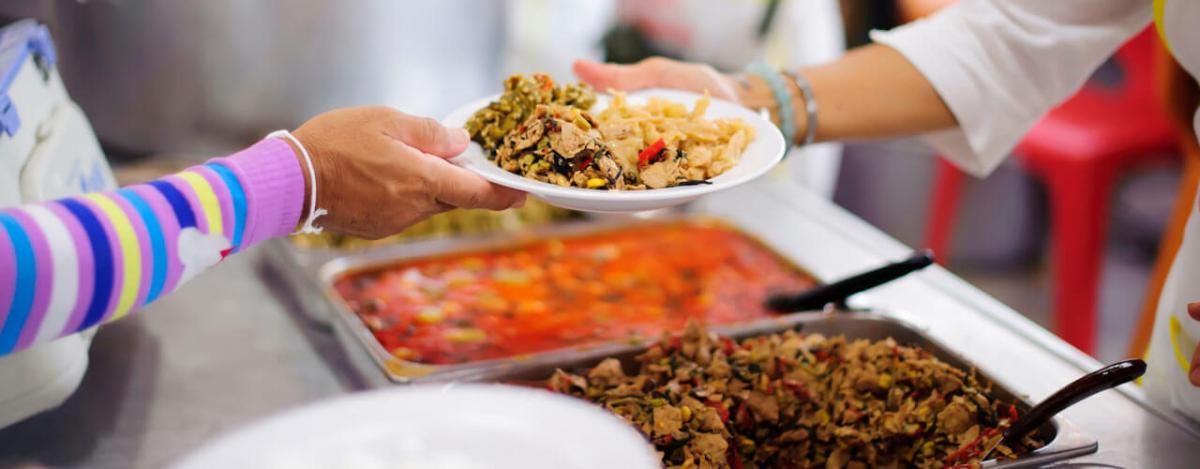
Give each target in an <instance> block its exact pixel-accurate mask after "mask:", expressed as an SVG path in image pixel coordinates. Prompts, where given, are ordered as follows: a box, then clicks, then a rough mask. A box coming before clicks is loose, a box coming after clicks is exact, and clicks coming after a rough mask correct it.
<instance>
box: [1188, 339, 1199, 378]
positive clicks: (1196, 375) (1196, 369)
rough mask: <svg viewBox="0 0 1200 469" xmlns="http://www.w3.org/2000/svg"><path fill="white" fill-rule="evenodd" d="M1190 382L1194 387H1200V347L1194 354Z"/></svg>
mask: <svg viewBox="0 0 1200 469" xmlns="http://www.w3.org/2000/svg"><path fill="white" fill-rule="evenodd" d="M1188 381H1191V382H1192V386H1196V387H1200V346H1197V347H1196V350H1195V351H1193V352H1192V367H1191V372H1189V373H1188Z"/></svg>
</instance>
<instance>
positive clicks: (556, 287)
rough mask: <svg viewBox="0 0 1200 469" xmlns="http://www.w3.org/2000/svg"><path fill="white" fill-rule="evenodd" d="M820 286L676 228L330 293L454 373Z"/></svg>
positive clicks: (395, 347) (342, 284)
mask: <svg viewBox="0 0 1200 469" xmlns="http://www.w3.org/2000/svg"><path fill="white" fill-rule="evenodd" d="M814 285H815V282H814V281H813V280H812V279H811V277H808V276H807V275H805V274H804V273H803V272H801V271H800V270H798V269H797V268H795V267H794V266H792V265H791V264H789V263H788V262H787V261H785V260H783V259H782V258H780V257H779V256H777V255H776V254H775V253H774V252H772V251H771V250H769V249H768V248H766V247H765V246H763V245H762V244H760V243H759V242H758V241H756V240H754V239H753V238H750V237H748V236H746V235H744V234H742V233H740V232H738V231H736V230H733V229H731V228H729V227H726V226H723V225H721V224H718V223H707V222H704V223H700V222H676V223H667V224H657V225H647V226H638V227H630V228H624V229H619V230H614V231H607V232H603V233H597V234H591V235H584V236H577V237H567V238H561V239H550V240H542V241H536V242H532V243H526V244H521V245H519V246H513V247H510V248H507V249H499V250H492V251H481V252H470V253H456V254H453V255H447V256H441V257H433V258H425V259H417V260H412V261H407V262H404V263H401V264H395V265H391V266H388V267H386V268H381V269H377V270H370V271H363V272H358V273H353V274H349V275H347V276H344V277H342V278H340V279H339V280H338V281H337V282H336V284H335V288H336V290H337V292H338V293H339V294H340V295H341V296H342V298H343V299H344V300H345V301H346V303H347V304H348V305H349V306H350V308H351V309H352V310H353V311H354V312H355V313H356V314H357V315H358V316H359V318H361V320H362V321H363V323H364V324H366V326H367V327H368V328H370V330H371V331H372V332H373V333H374V335H375V337H376V338H377V339H378V340H379V342H380V343H381V344H382V345H383V347H384V348H386V349H387V350H388V351H389V352H391V353H392V354H393V355H394V356H396V357H397V358H399V359H402V360H406V361H411V362H417V363H426V364H454V363H465V362H471V361H477V360H487V359H494V358H504V357H513V356H518V355H524V354H531V353H536V352H541V351H546V350H552V349H559V348H564V347H574V346H586V345H594V344H597V343H601V342H607V341H613V340H637V339H642V338H646V339H653V338H656V337H658V336H659V334H661V333H662V332H663V331H664V330H682V328H683V327H684V325H686V324H687V322H688V320H689V319H696V320H698V321H700V322H702V323H705V324H714V325H715V324H728V323H733V322H740V321H745V320H750V319H756V318H761V317H765V316H768V315H770V314H772V313H771V312H769V311H768V310H766V309H765V308H764V306H763V301H764V300H765V299H766V297H767V296H768V295H769V294H771V293H774V292H785V291H788V292H790V291H800V290H803V289H806V288H810V287H812V286H814Z"/></svg>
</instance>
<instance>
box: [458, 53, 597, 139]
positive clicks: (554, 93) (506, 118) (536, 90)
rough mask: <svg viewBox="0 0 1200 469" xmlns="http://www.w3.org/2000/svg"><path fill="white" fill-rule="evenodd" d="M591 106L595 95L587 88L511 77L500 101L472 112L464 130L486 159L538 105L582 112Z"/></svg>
mask: <svg viewBox="0 0 1200 469" xmlns="http://www.w3.org/2000/svg"><path fill="white" fill-rule="evenodd" d="M595 103H596V94H595V93H593V92H592V89H591V88H589V87H588V86H587V85H583V84H573V85H566V86H556V85H555V84H554V80H553V79H551V78H550V76H549V75H544V74H540V73H539V74H535V75H533V76H532V77H526V76H524V75H513V76H511V77H508V79H507V80H504V93H503V94H501V95H500V99H499V100H497V101H493V102H492V103H491V104H488V106H487V107H485V108H483V109H480V110H479V111H476V112H475V115H473V116H471V119H470V120H468V121H467V125H466V128H467V132H469V133H470V134H471V140H474V141H476V142H478V143H479V145H480V146H482V147H483V151H484V152H485V153H487V154H488V155H494V154H495V151H496V149H497V148H498V147H499V146H500V141H501V140H504V137H505V136H507V135H508V134H510V133H512V132H515V131H516V130H517V127H518V126H520V125H521V124H522V123H523V122H525V120H526V119H528V118H529V117H530V116H532V115H533V113H534V110H535V109H537V107H538V106H539V105H545V104H557V105H561V106H568V107H573V108H577V109H581V110H585V111H586V110H588V109H591V107H592V105H593V104H595Z"/></svg>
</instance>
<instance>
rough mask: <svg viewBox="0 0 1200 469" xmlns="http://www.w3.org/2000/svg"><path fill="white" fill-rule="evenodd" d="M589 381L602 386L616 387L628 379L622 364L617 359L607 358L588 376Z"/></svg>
mask: <svg viewBox="0 0 1200 469" xmlns="http://www.w3.org/2000/svg"><path fill="white" fill-rule="evenodd" d="M587 378H588V381H589V382H591V383H593V384H596V385H600V386H605V387H608V386H616V385H618V384H620V383H621V382H622V381H625V380H626V379H627V378H626V376H625V370H623V369H621V362H620V361H619V360H617V359H615V358H606V359H604V361H602V362H600V363H599V364H598V365H596V366H595V367H594V368H592V371H589V372H588V374H587Z"/></svg>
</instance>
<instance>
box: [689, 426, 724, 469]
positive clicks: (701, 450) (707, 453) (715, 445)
mask: <svg viewBox="0 0 1200 469" xmlns="http://www.w3.org/2000/svg"><path fill="white" fill-rule="evenodd" d="M687 449H688V450H689V451H690V452H691V453H692V454H694V455H697V456H700V457H702V458H704V459H706V460H708V461H711V462H717V461H720V462H722V463H723V462H725V451H727V450H728V449H729V442H727V441H725V437H723V436H721V435H718V434H716V433H698V434H696V435H694V436H693V437H692V439H691V441H688V444H687Z"/></svg>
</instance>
